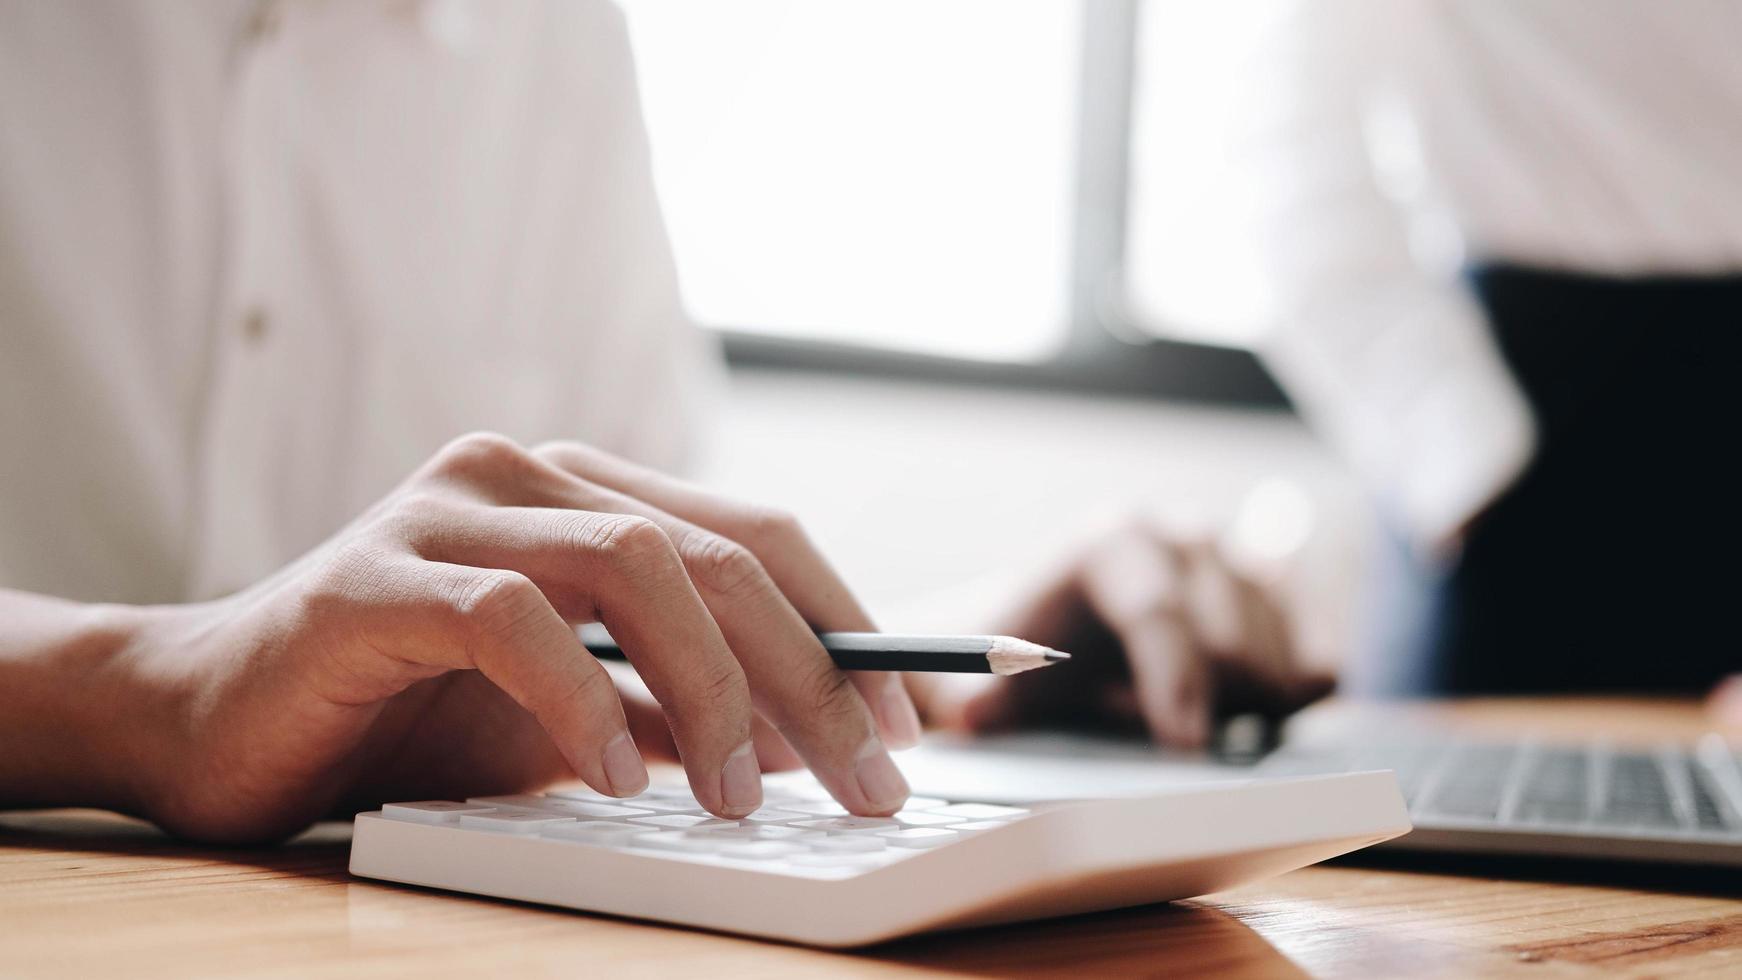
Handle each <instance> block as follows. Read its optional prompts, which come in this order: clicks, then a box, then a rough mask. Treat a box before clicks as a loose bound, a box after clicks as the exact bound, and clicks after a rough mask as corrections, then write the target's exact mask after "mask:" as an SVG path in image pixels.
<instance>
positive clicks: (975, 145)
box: [626, 0, 1081, 361]
mask: <svg viewBox="0 0 1742 980" xmlns="http://www.w3.org/2000/svg"><path fill="white" fill-rule="evenodd" d="M626 9H627V10H628V11H629V16H630V25H631V30H632V31H633V34H634V40H635V45H636V55H637V58H638V62H639V65H640V71H641V76H642V92H643V99H644V101H645V104H646V112H647V117H648V124H649V128H650V130H651V138H652V141H653V146H654V154H655V161H654V166H655V173H656V176H657V179H658V182H659V186H660V192H661V195H662V198H663V200H664V203H665V210H666V215H667V220H668V222H669V223H670V227H671V233H672V239H673V244H674V248H675V249H676V251H677V255H678V264H679V269H680V272H681V275H682V279H683V287H684V293H685V298H686V301H687V302H688V303H689V305H690V308H691V310H692V312H693V313H694V314H695V315H696V316H697V317H698V318H699V319H700V320H702V321H703V322H704V323H709V324H714V325H719V326H728V327H732V328H735V329H738V330H744V331H753V332H759V333H767V334H776V335H781V336H789V337H810V338H815V339H825V340H833V341H848V342H857V343H862V344H868V345H874V346H882V347H892V348H897V349H907V350H916V351H924V352H928V353H936V354H949V355H954V356H959V357H968V358H976V359H986V360H1001V361H1015V360H1032V359H1039V358H1043V357H1045V356H1046V355H1047V354H1048V353H1049V352H1050V351H1051V350H1052V349H1054V348H1056V347H1057V346H1058V345H1059V344H1060V343H1061V342H1062V340H1063V337H1064V333H1065V329H1066V326H1067V323H1068V316H1069V313H1068V296H1067V284H1068V281H1069V261H1070V213H1071V204H1072V178H1073V162H1074V157H1075V116H1076V111H1075V110H1076V106H1075V96H1076V78H1077V57H1078V53H1079V49H1080V42H1079V38H1078V28H1079V24H1080V20H1081V15H1080V11H1079V9H1078V5H1077V4H1076V3H1071V2H1066V0H1038V2H1028V3H1017V4H1012V3H1008V2H1001V0H878V2H841V0H825V2H815V0H812V2H779V0H728V2H721V0H631V2H629V3H627V4H626Z"/></svg>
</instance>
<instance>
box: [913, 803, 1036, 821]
mask: <svg viewBox="0 0 1742 980" xmlns="http://www.w3.org/2000/svg"><path fill="white" fill-rule="evenodd" d="M932 812H933V813H943V814H947V815H949V816H952V817H960V818H961V819H963V820H1008V819H1010V818H1011V817H1025V816H1027V815H1028V811H1027V810H1024V809H1022V808H1021V807H1014V806H994V805H992V804H990V803H952V804H950V805H949V806H940V807H938V808H937V809H935V810H933V811H932Z"/></svg>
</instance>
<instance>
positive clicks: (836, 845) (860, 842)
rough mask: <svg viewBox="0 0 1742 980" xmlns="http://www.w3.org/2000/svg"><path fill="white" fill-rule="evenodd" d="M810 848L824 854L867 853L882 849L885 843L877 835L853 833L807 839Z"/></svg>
mask: <svg viewBox="0 0 1742 980" xmlns="http://www.w3.org/2000/svg"><path fill="white" fill-rule="evenodd" d="M805 843H806V844H808V845H810V849H811V850H813V851H817V852H818V853H823V854H865V853H871V852H874V851H881V850H883V848H884V846H885V845H884V843H883V841H881V840H878V839H877V838H876V837H865V836H861V835H859V834H853V835H851V836H846V837H815V838H812V839H810V840H807V841H805Z"/></svg>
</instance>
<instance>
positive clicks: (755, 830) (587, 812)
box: [382, 784, 1029, 877]
mask: <svg viewBox="0 0 1742 980" xmlns="http://www.w3.org/2000/svg"><path fill="white" fill-rule="evenodd" d="M764 798H765V802H764V805H763V807H762V808H761V809H759V810H757V811H755V812H754V813H751V814H750V815H749V816H747V817H745V818H744V819H743V820H722V819H719V818H717V817H714V816H712V815H710V814H708V813H707V812H706V811H704V810H703V809H702V806H701V804H699V803H697V802H696V800H695V798H694V797H692V796H691V795H690V793H689V790H688V789H687V788H683V787H673V786H660V787H655V788H652V789H649V790H648V791H647V792H645V793H643V794H641V795H640V796H637V797H632V798H629V799H613V798H611V797H606V796H603V795H602V794H599V793H594V792H592V791H591V790H587V789H562V790H555V791H553V792H551V793H549V794H548V795H538V794H519V795H514V796H486V797H477V798H474V799H471V800H468V801H466V802H464V803H454V802H449V801H443V800H430V801H424V802H419V803H390V804H388V805H386V806H384V807H382V816H384V817H387V818H389V819H393V820H407V821H413V822H417V823H433V824H441V825H444V826H450V827H458V828H459V829H462V830H474V831H480V832H487V833H501V834H514V835H517V836H531V837H539V838H545V839H550V840H558V841H574V842H580V843H584V844H590V845H593V846H597V847H607V848H612V849H619V850H625V851H632V852H637V853H643V854H649V855H654V854H657V855H659V856H661V857H678V858H684V859H690V860H705V861H709V862H719V863H726V864H735V865H738V866H742V867H753V868H758V869H762V870H782V871H787V872H793V873H799V874H806V875H812V876H815V875H822V876H824V877H839V876H843V875H851V874H857V873H860V872H862V871H867V870H871V869H873V868H877V867H882V866H883V865H885V864H889V863H892V862H894V861H899V860H901V859H902V858H904V857H907V856H910V855H913V854H916V853H918V852H920V851H924V850H928V849H930V848H934V847H939V846H943V845H947V844H950V843H953V842H955V841H959V840H962V839H964V838H966V837H970V836H972V835H974V834H977V833H982V832H984V831H987V830H993V829H996V828H999V827H1003V826H1007V825H1008V824H1009V823H1010V822H1011V821H1013V820H1018V819H1021V818H1023V817H1025V816H1028V814H1029V811H1027V810H1024V809H1022V808H1020V807H1007V806H992V805H990V804H983V803H951V802H949V801H947V800H940V799H934V798H931V797H915V798H913V799H911V800H909V801H908V805H907V806H906V807H905V808H904V809H902V810H901V812H899V813H896V814H895V815H893V816H890V817H860V816H854V815H852V814H849V813H847V811H846V810H845V809H844V808H843V807H841V806H840V805H839V804H837V803H835V802H834V801H833V800H830V799H828V798H827V797H826V795H824V794H822V793H821V792H820V791H819V790H818V789H817V788H816V787H813V786H807V785H804V784H799V785H797V786H793V787H785V786H779V787H777V786H773V785H770V786H768V787H766V788H765V791H764Z"/></svg>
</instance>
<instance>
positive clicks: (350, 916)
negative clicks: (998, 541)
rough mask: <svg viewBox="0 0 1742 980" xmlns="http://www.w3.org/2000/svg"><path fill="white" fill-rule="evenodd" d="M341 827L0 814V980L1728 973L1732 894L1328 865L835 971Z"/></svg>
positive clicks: (1623, 706) (1628, 718) (1737, 961)
mask: <svg viewBox="0 0 1742 980" xmlns="http://www.w3.org/2000/svg"><path fill="white" fill-rule="evenodd" d="M1436 710H1444V709H1436ZM1453 717H1455V718H1457V719H1459V720H1460V721H1462V722H1467V723H1470V724H1477V725H1483V726H1488V727H1508V726H1509V725H1512V724H1515V723H1517V721H1518V720H1519V719H1528V720H1529V722H1530V723H1531V724H1532V725H1534V726H1536V727H1538V728H1540V727H1542V726H1543V725H1544V724H1553V725H1555V726H1558V727H1561V728H1564V729H1565V730H1569V731H1571V730H1577V729H1581V728H1584V729H1589V728H1590V727H1592V726H1595V725H1601V726H1602V727H1603V729H1604V730H1605V731H1607V732H1610V733H1620V734H1622V735H1623V736H1626V735H1637V736H1640V737H1647V736H1664V735H1686V734H1690V733H1692V732H1695V731H1697V730H1699V728H1700V719H1699V717H1698V712H1697V710H1696V709H1695V708H1694V707H1693V706H1692V705H1683V704H1672V703H1665V702H1647V703H1640V702H1629V703H1616V702H1583V703H1573V704H1566V703H1562V704H1555V705H1552V706H1551V705H1546V704H1542V703H1529V704H1518V703H1512V704H1494V703H1472V704H1466V705H1460V706H1458V707H1457V708H1456V709H1455V710H1454V712H1453ZM346 834H347V828H346V827H345V826H344V825H333V826H327V827H322V828H318V829H317V830H316V831H315V832H312V833H311V834H309V835H307V836H305V837H304V838H302V839H300V840H299V841H297V842H295V843H293V844H291V845H288V846H285V847H282V848H276V849H270V850H222V849H215V848H203V847H192V846H188V845H185V844H180V843H176V842H173V841H169V840H166V839H164V838H162V837H161V836H158V835H157V834H156V833H155V832H153V831H151V830H150V829H149V828H147V827H144V826H142V825H139V824H137V823H134V822H132V821H126V820H122V819H120V818H117V817H114V816H110V815H105V814H96V813H92V812H89V811H54V812H44V813H29V814H25V813H15V814H8V815H4V816H0V976H5V977H13V976H38V975H67V976H115V975H122V976H129V977H133V976H178V977H180V976H189V975H198V974H223V975H232V976H233V975H258V976H271V975H285V976H293V975H294V976H307V975H311V974H321V973H329V974H334V975H344V976H411V975H416V976H436V975H441V976H467V977H474V978H475V977H479V976H500V975H509V974H510V973H511V971H512V973H514V974H518V975H521V976H554V975H583V974H589V975H590V974H599V975H618V976H638V975H705V976H710V977H712V976H739V975H755V976H794V977H798V976H803V977H811V976H817V975H831V976H839V975H852V976H897V975H919V974H946V975H948V974H953V975H958V976H964V975H965V976H1006V975H1013V974H1020V975H1046V974H1058V975H1067V974H1068V975H1075V976H1109V975H1121V976H1124V975H1141V974H1157V975H1161V974H1166V975H1193V974H1199V973H1207V972H1212V971H1218V972H1221V973H1225V974H1227V975H1233V976H1263V977H1276V976H1299V975H1303V974H1335V975H1352V976H1386V977H1398V976H1410V977H1420V976H1472V975H1489V976H1491V975H1496V974H1515V975H1520V976H1530V977H1546V978H1553V977H1565V976H1596V975H1603V976H1609V975H1651V976H1691V975H1699V974H1704V975H1725V974H1727V975H1731V976H1742V897H1739V896H1742V888H1730V887H1728V883H1727V882H1718V883H1717V888H1716V889H1714V887H1713V882H1711V881H1710V880H1708V881H1705V882H1692V881H1689V882H1682V881H1677V880H1675V879H1671V884H1669V885H1668V886H1665V885H1664V884H1663V883H1662V882H1661V881H1659V882H1658V883H1657V884H1656V885H1654V886H1653V887H1644V886H1642V885H1640V884H1639V883H1638V882H1637V881H1635V882H1634V883H1633V884H1616V883H1613V882H1609V883H1604V882H1601V881H1595V882H1594V881H1584V882H1581V883H1570V884H1569V883H1555V882H1552V881H1546V880H1530V879H1528V878H1511V879H1501V878H1495V877H1490V876H1486V875H1483V874H1473V875H1461V874H1454V873H1451V871H1453V870H1458V869H1457V868H1453V869H1450V870H1434V871H1427V870H1421V869H1419V868H1414V869H1407V870H1406V869H1399V868H1396V867H1373V866H1365V865H1350V864H1338V865H1333V866H1329V867H1325V866H1321V867H1315V868H1307V869H1304V870H1301V871H1297V872H1295V873H1293V874H1289V875H1285V876H1283V877H1281V878H1278V879H1275V880H1273V881H1268V882H1263V883H1260V884H1257V885H1253V886H1250V887H1247V888H1242V889H1238V890H1235V891H1231V892H1226V893H1223V894H1220V895H1216V896H1213V897H1211V898H1209V899H1205V900H1202V901H1197V902H1189V903H1182V904H1178V905H1171V906H1159V907H1150V908H1142V909H1134V910H1128V911H1122V912H1113V913H1105V914H1100V915H1092V916H1084V917H1081V918H1076V919H1070V920H1064V921H1054V922H1047V923H1040V924H1029V925H1023V926H1020V927H1013V928H999V929H986V930H980V931H976V932H969V933H959V934H953V935H943V936H931V937H923V938H920V939H915V940H910V941H906V942H901V943H896V944H891V945H886V946H882V947H878V948H874V949H871V950H868V951H863V952H858V953H851V954H848V953H834V952H821V951H816V950H808V949H801V948H796V947H790V946H781V945H775V944H770V943H762V942H756V941H751V940H744V939H737V938H732V937H728V936H717V935H710V934H705V933H697V932H689V931H685V930H681V929H668V928H663V927H659V926H652V925H645V924H641V923H636V922H628V921H620V920H614V919H607V918H602V917H596V916H586V915H577V914H573V913H568V912H558V911H552V910H548V909H542V908H537V907H533V906H526V905H519V904H515V903H509V902H498V901H491V900H486V899H478V898H470V897H465V896H457V895H450V894H444V893H438V892H432V891H421V890H417V889H412V888H404V887H398V886H389V885H383V884H376V883H373V882H367V881H361V880H356V879H353V878H351V877H349V876H348V875H347V874H346V872H345V861H346V852H347V846H346ZM1714 892H1716V893H1714Z"/></svg>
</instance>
